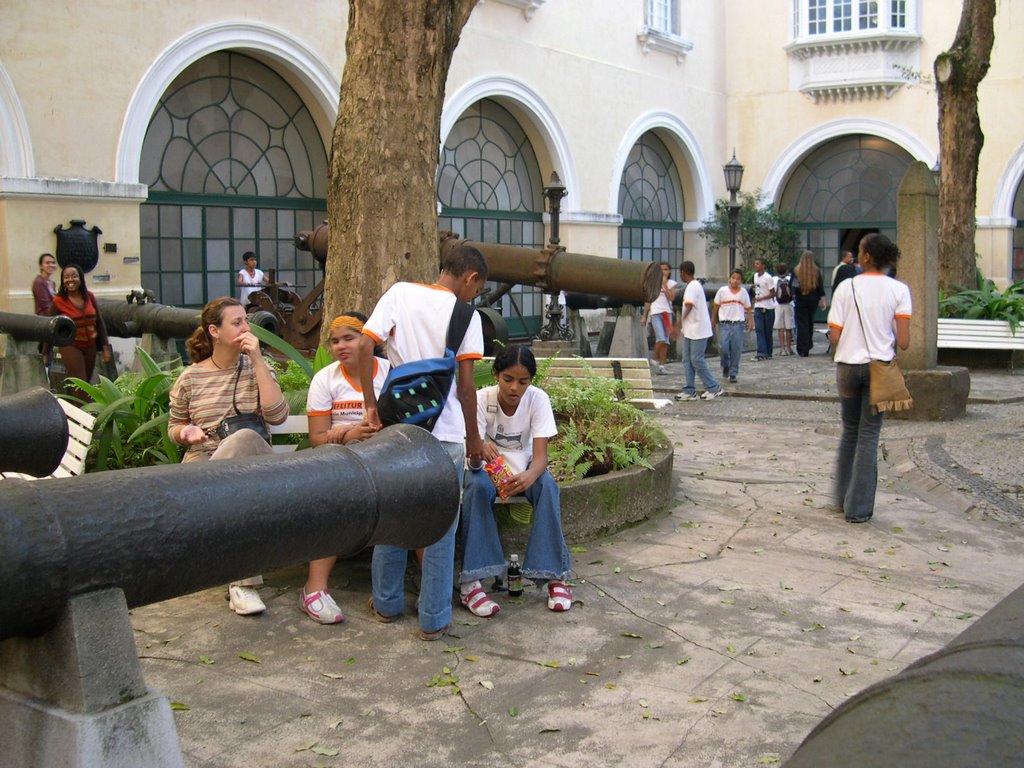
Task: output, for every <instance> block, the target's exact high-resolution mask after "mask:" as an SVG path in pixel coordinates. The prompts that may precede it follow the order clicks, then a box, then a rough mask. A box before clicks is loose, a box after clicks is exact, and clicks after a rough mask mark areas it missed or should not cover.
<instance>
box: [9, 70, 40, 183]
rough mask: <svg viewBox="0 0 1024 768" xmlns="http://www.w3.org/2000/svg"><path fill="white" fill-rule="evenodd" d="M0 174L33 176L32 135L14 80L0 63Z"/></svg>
mask: <svg viewBox="0 0 1024 768" xmlns="http://www.w3.org/2000/svg"><path fill="white" fill-rule="evenodd" d="M0 174H3V175H4V176H8V177H20V178H28V177H32V176H35V175H36V161H35V157H34V156H33V155H32V138H31V135H30V134H29V131H28V121H27V120H26V119H25V112H24V110H23V109H22V108H21V99H19V98H18V91H17V90H16V89H15V87H14V81H13V80H11V77H10V75H8V74H7V70H6V69H5V68H4V65H3V64H2V63H0Z"/></svg>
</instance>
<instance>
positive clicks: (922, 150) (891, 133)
mask: <svg viewBox="0 0 1024 768" xmlns="http://www.w3.org/2000/svg"><path fill="white" fill-rule="evenodd" d="M855 133H866V134H869V135H871V136H878V137H880V138H883V139H888V140H889V141H891V142H892V143H893V144H895V145H897V146H899V147H902V148H903V149H905V150H906V151H907V152H909V153H910V155H911V156H912V157H913V158H914V159H915V160H923V161H924V162H925V163H927V164H928V167H929V168H932V167H934V166H935V161H936V160H937V159H938V155H936V154H935V151H934V150H932V148H931V147H929V146H928V145H927V144H925V143H924V142H923V141H921V139H920V138H918V137H917V136H915V135H914V134H912V133H910V132H909V131H905V130H903V129H902V128H900V127H899V126H897V125H893V124H892V123H886V122H883V121H881V120H868V119H865V118H848V119H842V120H834V121H832V122H830V123H823V124H821V125H819V126H817V127H815V128H812V129H811V130H810V131H808V132H807V133H805V134H804V135H803V136H800V137H799V138H797V140H796V141H794V142H793V143H792V144H790V145H789V146H788V147H787V148H786V150H785V151H784V152H783V153H782V154H781V155H779V156H778V157H777V158H776V159H775V162H774V163H773V164H772V166H771V167H770V168H769V169H768V173H767V175H766V176H765V179H764V183H763V184H762V185H761V191H762V192H764V195H765V200H767V201H769V202H772V203H777V202H778V196H779V194H780V193H781V191H782V189H781V187H782V184H783V182H784V181H785V180H786V177H787V176H788V175H789V172H790V171H792V170H793V167H794V166H795V165H796V164H797V163H799V162H800V160H801V159H803V157H804V156H805V155H806V154H807V153H808V152H810V151H811V150H812V149H814V148H815V147H817V146H819V145H820V144H823V143H824V142H826V141H828V140H830V139H835V138H838V137H840V136H849V135H851V134H855Z"/></svg>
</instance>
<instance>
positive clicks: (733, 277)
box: [711, 269, 754, 384]
mask: <svg viewBox="0 0 1024 768" xmlns="http://www.w3.org/2000/svg"><path fill="white" fill-rule="evenodd" d="M716 324H717V326H718V328H719V331H718V354H719V361H720V362H721V363H722V375H723V376H728V377H729V383H730V384H735V383H736V382H737V381H738V379H737V377H738V376H739V375H740V355H742V354H743V329H744V327H745V328H746V329H747V330H748V331H752V330H754V313H753V310H752V308H751V306H750V294H748V293H747V289H746V288H744V287H743V272H742V271H741V270H738V269H734V270H733V271H732V274H730V275H729V284H728V285H723V286H722V287H721V288H719V289H718V293H716V294H715V302H714V307H713V310H712V312H711V332H712V333H714V332H715V326H716Z"/></svg>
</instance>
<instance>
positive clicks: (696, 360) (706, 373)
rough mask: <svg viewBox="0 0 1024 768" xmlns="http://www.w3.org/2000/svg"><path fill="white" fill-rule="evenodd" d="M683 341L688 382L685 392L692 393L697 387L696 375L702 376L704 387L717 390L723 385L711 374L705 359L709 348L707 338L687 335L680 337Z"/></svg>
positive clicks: (684, 369) (684, 371) (684, 364)
mask: <svg viewBox="0 0 1024 768" xmlns="http://www.w3.org/2000/svg"><path fill="white" fill-rule="evenodd" d="M680 341H682V343H683V373H685V374H686V384H684V385H683V394H684V395H692V394H694V393H695V392H696V391H697V389H696V387H695V386H694V382H695V375H696V376H700V380H701V381H702V382H704V389H706V390H707V391H708V392H717V391H718V390H720V389H721V388H722V387H721V385H720V384H719V383H718V380H717V379H715V377H714V376H712V375H711V369H710V368H709V367H708V361H707V360H705V359H704V350H705V349H707V346H708V340H707V339H688V338H686V337H685V336H683V337H681V338H680Z"/></svg>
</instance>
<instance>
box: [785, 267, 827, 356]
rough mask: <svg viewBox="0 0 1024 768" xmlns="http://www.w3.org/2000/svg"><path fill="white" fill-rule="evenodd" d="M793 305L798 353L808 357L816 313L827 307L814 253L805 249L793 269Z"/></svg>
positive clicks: (811, 345)
mask: <svg viewBox="0 0 1024 768" xmlns="http://www.w3.org/2000/svg"><path fill="white" fill-rule="evenodd" d="M793 277H794V280H793V306H794V311H795V314H796V353H797V354H798V355H800V357H807V356H808V355H809V354H810V353H811V347H813V346H814V338H813V334H814V313H815V312H816V311H817V309H818V307H821V308H822V309H823V310H824V309H825V286H823V285H822V282H821V270H820V269H818V265H817V264H815V263H814V254H813V253H811V252H810V251H804V252H803V253H802V254H801V255H800V263H799V264H797V265H796V269H794V270H793Z"/></svg>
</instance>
